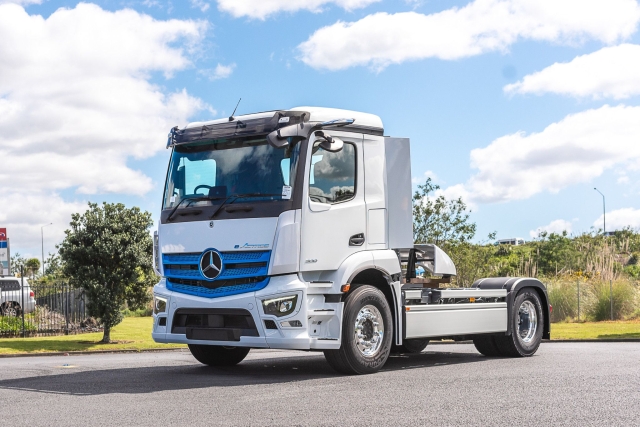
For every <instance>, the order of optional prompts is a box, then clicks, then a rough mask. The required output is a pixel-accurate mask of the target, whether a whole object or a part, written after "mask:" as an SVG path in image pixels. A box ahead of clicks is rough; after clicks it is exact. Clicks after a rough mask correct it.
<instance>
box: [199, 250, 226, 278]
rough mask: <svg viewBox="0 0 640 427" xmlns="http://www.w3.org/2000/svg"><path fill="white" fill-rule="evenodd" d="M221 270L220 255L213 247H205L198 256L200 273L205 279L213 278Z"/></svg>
mask: <svg viewBox="0 0 640 427" xmlns="http://www.w3.org/2000/svg"><path fill="white" fill-rule="evenodd" d="M221 272H222V256H220V252H218V251H216V250H215V249H207V250H206V251H204V252H203V253H202V255H201V256H200V273H201V274H202V276H204V278H205V279H206V280H214V279H215V278H216V277H218V276H219V275H220V273H221Z"/></svg>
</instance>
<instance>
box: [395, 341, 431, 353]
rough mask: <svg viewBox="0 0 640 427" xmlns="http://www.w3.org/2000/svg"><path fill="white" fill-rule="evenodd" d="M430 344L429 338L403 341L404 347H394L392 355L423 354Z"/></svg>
mask: <svg viewBox="0 0 640 427" xmlns="http://www.w3.org/2000/svg"><path fill="white" fill-rule="evenodd" d="M428 344H429V338H414V339H409V340H403V341H402V345H394V346H393V348H392V349H391V352H392V353H411V354H418V353H422V352H423V351H424V349H425V348H427V345H428Z"/></svg>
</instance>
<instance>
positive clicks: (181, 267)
mask: <svg viewBox="0 0 640 427" xmlns="http://www.w3.org/2000/svg"><path fill="white" fill-rule="evenodd" d="M221 255H222V272H221V273H220V275H219V276H218V277H217V278H216V280H214V281H206V280H204V278H203V277H202V274H201V273H200V266H199V263H200V256H201V253H186V254H163V255H162V262H163V267H164V276H165V277H166V278H167V288H168V289H170V290H173V291H175V292H181V293H186V294H190V295H196V296H203V297H208V298H216V297H221V296H228V295H235V294H240V293H244V292H252V291H257V290H260V289H263V288H264V287H266V286H267V284H268V283H269V278H268V277H267V271H268V269H269V258H270V256H271V251H253V252H222V253H221Z"/></svg>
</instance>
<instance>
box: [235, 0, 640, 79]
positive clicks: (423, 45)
mask: <svg viewBox="0 0 640 427" xmlns="http://www.w3.org/2000/svg"><path fill="white" fill-rule="evenodd" d="M229 1H233V2H235V0H229ZM639 21H640V6H639V5H638V3H637V2H636V0H608V1H602V0H564V1H558V0H475V1H473V2H471V3H469V4H468V5H467V6H465V7H462V8H457V7H454V8H451V9H447V10H444V11H442V12H439V13H434V14H430V15H424V14H420V13H416V12H403V13H396V14H388V13H376V14H373V15H369V16H367V17H365V18H363V19H361V20H359V21H356V22H342V21H338V22H337V23H335V24H333V25H330V26H327V27H324V28H321V29H319V30H317V31H316V32H315V33H314V34H313V35H311V37H310V38H309V39H308V40H307V41H305V42H304V43H302V44H300V45H299V46H298V48H299V50H300V52H301V60H302V61H303V62H305V63H306V64H307V65H310V66H312V67H314V68H318V69H328V70H340V69H344V68H348V67H352V66H357V65H365V66H371V67H373V68H376V69H378V70H379V69H382V68H384V67H386V66H388V65H390V64H397V63H401V62H404V61H409V60H417V59H423V58H440V59H445V60H453V59H459V58H465V57H469V56H474V55H479V54H482V53H485V52H492V51H505V50H507V49H508V47H509V46H510V45H511V44H513V43H515V42H517V41H518V40H521V39H530V40H539V41H549V42H554V43H579V42H582V41H584V40H598V41H601V42H604V43H607V44H612V43H615V42H618V41H619V40H622V39H625V38H627V37H629V36H630V35H631V34H633V33H634V32H635V31H636V27H637V25H638V22H639Z"/></svg>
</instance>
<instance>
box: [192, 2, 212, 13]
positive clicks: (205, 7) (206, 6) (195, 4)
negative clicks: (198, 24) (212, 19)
mask: <svg viewBox="0 0 640 427" xmlns="http://www.w3.org/2000/svg"><path fill="white" fill-rule="evenodd" d="M191 7H195V8H196V9H200V12H206V11H207V10H209V3H207V2H206V1H202V0H191Z"/></svg>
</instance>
